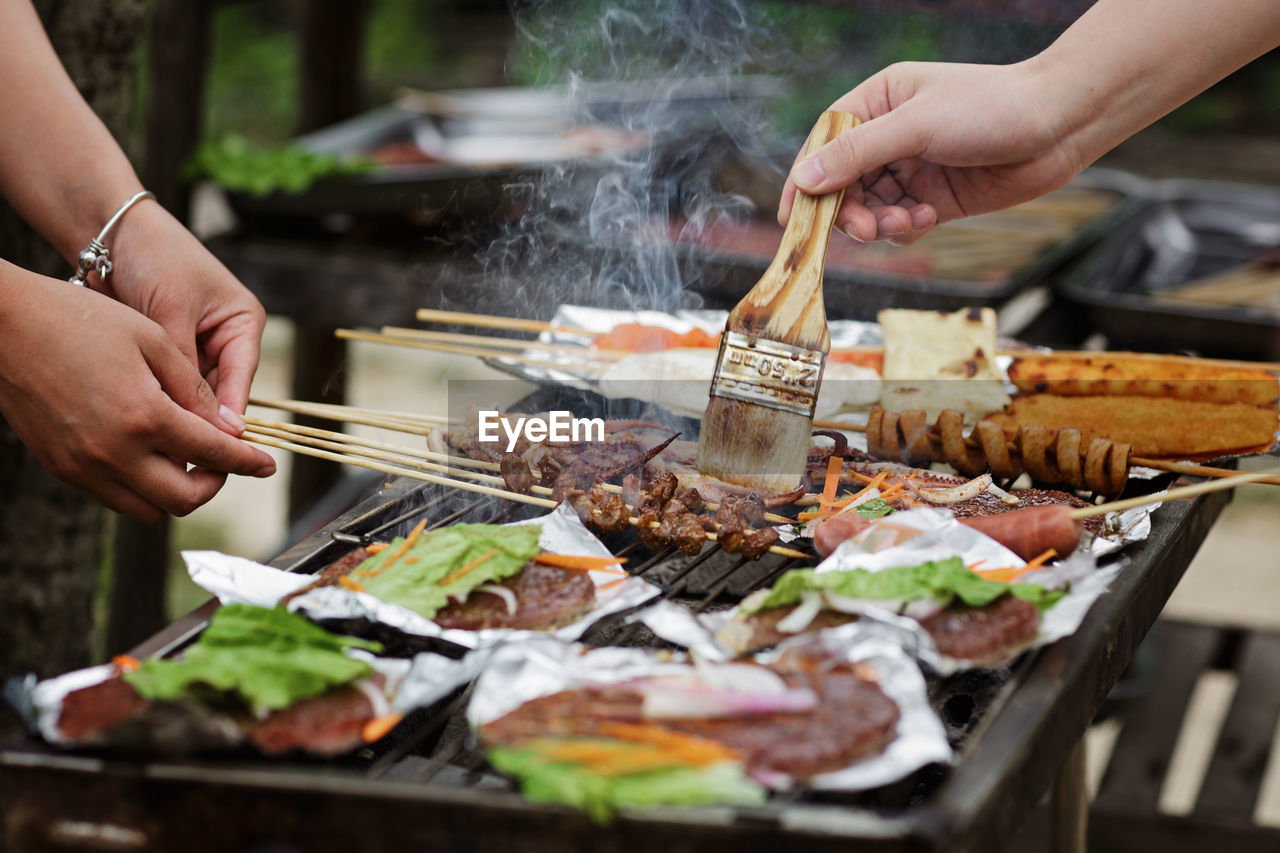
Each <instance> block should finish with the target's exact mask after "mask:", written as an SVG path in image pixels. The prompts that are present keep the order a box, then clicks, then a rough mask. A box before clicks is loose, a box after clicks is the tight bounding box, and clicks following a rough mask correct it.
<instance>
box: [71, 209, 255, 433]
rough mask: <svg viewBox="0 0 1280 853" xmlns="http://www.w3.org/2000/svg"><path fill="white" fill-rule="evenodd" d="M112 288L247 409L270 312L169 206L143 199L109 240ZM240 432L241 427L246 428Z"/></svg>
mask: <svg viewBox="0 0 1280 853" xmlns="http://www.w3.org/2000/svg"><path fill="white" fill-rule="evenodd" d="M110 248H111V258H112V261H113V263H114V265H115V266H114V269H113V270H112V271H111V274H110V275H109V276H108V277H107V281H106V282H105V283H103V282H102V281H101V280H100V279H99V278H98V276H96V275H95V276H92V277H91V279H90V281H91V284H92V286H93V287H94V289H96V290H98V291H100V292H103V293H106V294H107V295H109V296H112V297H114V298H116V299H118V300H119V301H120V302H122V303H124V304H125V305H128V306H129V307H130V308H133V309H134V310H136V311H138V312H140V313H141V314H142V315H143V316H145V317H148V318H150V319H151V320H154V321H155V322H156V323H158V324H159V325H160V327H161V328H162V329H164V331H165V332H166V333H167V334H168V335H169V339H170V340H171V341H172V342H173V343H174V345H175V346H176V347H177V348H178V350H179V351H180V352H181V353H182V354H183V355H184V356H186V358H187V360H188V361H190V362H191V364H193V365H195V367H196V368H197V369H198V370H199V371H200V375H201V376H203V377H204V380H205V381H206V382H207V383H208V384H209V387H210V388H212V389H213V391H214V393H215V394H216V395H217V398H218V400H219V402H221V403H222V404H223V405H225V406H227V407H228V408H230V409H232V410H233V411H234V412H236V413H237V414H243V413H244V410H245V406H246V405H247V404H248V402H249V387H250V385H251V384H252V382H253V375H254V373H255V372H256V371H257V368H258V348H259V345H260V343H261V340H262V328H263V326H264V324H265V323H266V313H265V312H264V311H263V310H262V305H261V304H259V302H258V300H257V298H255V297H254V295H253V294H252V293H250V292H249V291H248V289H247V288H245V286H244V285H242V284H241V283H240V282H239V281H238V280H237V279H236V277H235V276H233V275H232V274H231V272H230V271H229V270H227V268H226V267H224V266H223V265H222V263H221V262H220V261H218V259H217V258H215V257H214V256H213V255H212V254H211V253H210V252H209V250H208V249H206V248H205V247H204V246H203V245H202V244H201V243H200V241H199V240H197V239H196V238H195V236H194V235H192V234H191V232H190V231H188V230H187V229H186V228H185V227H183V225H182V223H180V222H179V221H178V220H177V219H175V218H174V217H173V216H172V215H170V214H169V213H168V211H166V210H165V209H164V208H163V207H161V206H160V205H158V204H156V203H155V202H152V201H144V202H142V203H140V204H138V205H136V206H135V207H133V208H132V209H130V210H129V212H128V213H126V214H125V216H124V218H123V219H122V220H121V221H120V224H119V225H118V226H117V228H116V231H115V233H114V234H113V236H112V239H111V241H110ZM233 434H235V435H239V430H236V431H235V432H234V433H233Z"/></svg>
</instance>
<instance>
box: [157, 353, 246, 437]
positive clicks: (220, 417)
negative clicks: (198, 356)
mask: <svg viewBox="0 0 1280 853" xmlns="http://www.w3.org/2000/svg"><path fill="white" fill-rule="evenodd" d="M142 355H143V357H144V358H145V359H146V361H147V366H148V367H150V368H151V373H152V374H153V375H154V376H155V377H156V380H157V381H158V382H159V383H160V388H161V389H162V390H163V391H164V392H165V394H167V395H168V396H169V399H171V400H173V401H174V402H175V403H177V404H178V405H179V406H181V407H182V408H184V409H186V410H187V411H189V412H191V413H193V414H195V415H197V416H199V417H200V418H203V419H204V420H206V421H208V422H209V423H211V424H213V425H214V426H216V427H217V428H218V429H220V430H222V431H223V432H227V433H230V434H231V435H235V436H238V435H240V434H241V433H243V432H244V421H243V420H242V419H241V418H240V416H239V415H238V414H236V413H235V412H234V411H232V410H231V409H230V408H228V407H227V406H224V405H222V404H221V403H220V402H219V401H218V397H217V395H216V394H214V392H213V389H212V388H210V387H209V383H208V382H205V380H204V377H203V376H201V375H200V371H199V370H197V369H196V366H195V365H194V364H192V363H191V362H190V361H188V360H187V358H186V357H185V355H184V354H183V353H182V352H181V351H180V350H179V349H178V347H177V346H176V345H175V344H174V343H173V342H172V341H170V340H169V339H168V338H167V337H165V336H163V335H160V336H158V339H155V340H152V341H151V342H150V343H149V344H147V345H144V346H143V348H142Z"/></svg>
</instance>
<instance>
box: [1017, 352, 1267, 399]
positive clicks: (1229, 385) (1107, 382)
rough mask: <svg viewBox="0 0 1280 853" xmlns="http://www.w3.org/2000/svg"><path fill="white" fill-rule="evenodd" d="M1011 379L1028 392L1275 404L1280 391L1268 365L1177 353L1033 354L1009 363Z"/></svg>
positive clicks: (1021, 389)
mask: <svg viewBox="0 0 1280 853" xmlns="http://www.w3.org/2000/svg"><path fill="white" fill-rule="evenodd" d="M1009 379H1010V380H1011V381H1012V382H1013V384H1014V385H1016V386H1018V389H1019V390H1020V391H1022V392H1023V393H1026V394H1059V395H1065V396H1081V395H1083V396H1092V395H1128V396H1136V397H1170V398H1173V399H1177V400H1200V401H1203V402H1206V403H1245V404H1247V405H1250V406H1260V407H1264V408H1266V407H1270V408H1272V409H1274V408H1275V405H1276V398H1277V397H1280V382H1278V381H1277V379H1276V377H1275V376H1273V375H1272V374H1270V373H1268V372H1267V371H1265V370H1257V369H1251V368H1242V367H1222V366H1217V365H1212V364H1205V363H1203V362H1196V361H1189V360H1187V359H1178V358H1152V357H1146V356H1143V357H1136V356H1133V357H1126V356H1123V355H1118V356H1115V355H1108V356H1070V357H1062V356H1055V355H1046V356H1038V355H1028V356H1022V357H1019V358H1017V359H1015V360H1014V362H1013V364H1012V365H1010V367H1009Z"/></svg>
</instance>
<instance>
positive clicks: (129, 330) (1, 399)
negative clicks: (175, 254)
mask: <svg viewBox="0 0 1280 853" xmlns="http://www.w3.org/2000/svg"><path fill="white" fill-rule="evenodd" d="M0 413H3V415H4V417H5V419H6V420H7V421H8V422H9V424H10V426H11V427H12V428H13V430H14V432H16V433H17V435H18V437H19V438H20V439H22V441H23V443H24V444H25V445H26V446H27V447H28V449H30V450H31V452H32V453H33V454H34V455H35V456H36V458H37V459H38V460H39V461H40V463H41V464H42V465H44V466H45V467H46V468H48V469H49V470H50V471H51V472H53V473H54V474H55V475H56V476H58V477H59V478H61V479H63V480H65V481H67V482H69V483H71V484H72V485H74V486H76V487H77V488H79V489H81V490H82V491H84V492H86V493H88V494H89V495H91V496H92V497H94V498H96V499H97V500H98V501H100V502H101V503H103V504H104V505H106V506H107V507H109V508H111V509H114V510H116V511H118V512H123V513H127V514H128V515H131V516H133V517H134V518H137V519H139V520H141V521H148V522H150V521H157V520H159V519H160V518H161V517H162V515H163V514H164V513H172V514H174V515H186V514H187V513H189V512H191V511H192V510H194V509H195V508H196V507H198V506H200V505H202V504H203V503H205V502H206V501H208V500H209V499H210V498H211V497H213V495H214V494H216V493H217V491H218V489H220V488H221V487H222V484H223V482H224V481H225V480H226V476H227V473H234V474H245V475H251V476H255V477H266V476H269V475H271V474H272V473H274V472H275V462H274V461H273V460H272V459H271V457H270V456H268V455H267V454H265V453H263V452H262V451H260V450H258V449H257V448H254V447H251V446H249V445H248V444H245V443H244V442H242V441H240V440H238V439H237V438H234V437H233V435H231V434H228V433H233V434H238V433H239V432H240V431H241V430H242V428H243V427H242V424H240V423H238V421H239V418H238V416H236V415H235V414H234V413H232V412H230V411H229V410H227V409H225V408H221V409H220V404H219V401H218V399H217V397H216V396H215V395H214V393H213V390H212V389H211V388H210V386H209V385H208V384H207V383H206V382H205V381H204V380H203V379H202V378H201V377H200V374H199V372H198V371H197V369H196V368H195V367H194V366H193V365H192V364H191V362H190V361H189V360H188V359H187V358H186V357H184V354H183V353H182V352H181V351H180V350H179V348H178V347H177V346H176V345H175V344H174V343H173V342H172V341H171V340H170V339H169V336H168V334H166V332H165V330H164V329H162V328H161V327H160V326H159V325H157V324H156V323H155V322H153V321H151V320H148V319H147V318H146V317H143V316H142V315H141V314H139V313H137V312H136V311H134V310H132V309H130V308H128V307H126V306H124V305H121V304H120V303H118V302H116V301H114V300H112V299H109V298H107V297H105V296H103V295H102V294H100V293H94V292H92V291H90V290H87V289H84V288H79V287H75V286H72V285H70V284H67V283H66V282H64V281H58V280H56V279H51V278H45V277H44V276H38V275H35V274H33V273H29V272H26V271H25V270H21V269H19V268H17V267H14V266H12V265H9V264H3V263H2V262H0ZM188 463H189V464H192V465H194V466H197V467H194V468H192V469H191V470H189V471H188V470H187V464H188Z"/></svg>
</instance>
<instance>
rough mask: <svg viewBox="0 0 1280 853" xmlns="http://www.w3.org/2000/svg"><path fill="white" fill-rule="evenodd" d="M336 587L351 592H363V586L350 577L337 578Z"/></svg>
mask: <svg viewBox="0 0 1280 853" xmlns="http://www.w3.org/2000/svg"><path fill="white" fill-rule="evenodd" d="M338 586H340V587H342V588H343V589H349V590H351V591H352V592H364V584H362V583H360V582H359V581H358V580H355V579H354V578H352V577H351V575H343V576H342V577H340V578H338Z"/></svg>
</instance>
